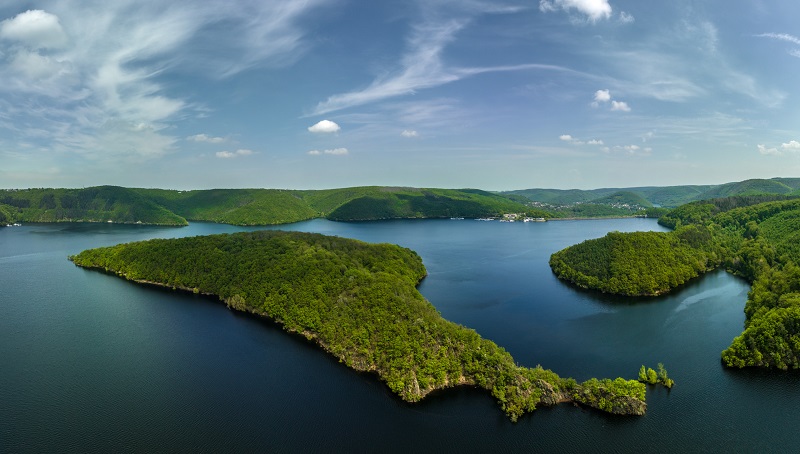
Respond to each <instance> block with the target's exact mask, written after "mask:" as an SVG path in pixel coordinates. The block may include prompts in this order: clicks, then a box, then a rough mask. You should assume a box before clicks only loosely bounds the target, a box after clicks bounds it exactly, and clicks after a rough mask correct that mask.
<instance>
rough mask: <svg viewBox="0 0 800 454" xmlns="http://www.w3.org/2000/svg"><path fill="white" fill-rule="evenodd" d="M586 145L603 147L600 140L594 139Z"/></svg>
mask: <svg viewBox="0 0 800 454" xmlns="http://www.w3.org/2000/svg"><path fill="white" fill-rule="evenodd" d="M586 144H587V145H603V141H602V140H598V139H592V140H590V141H588V142H586Z"/></svg>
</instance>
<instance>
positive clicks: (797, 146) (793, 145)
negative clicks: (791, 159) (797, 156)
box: [781, 140, 800, 151]
mask: <svg viewBox="0 0 800 454" xmlns="http://www.w3.org/2000/svg"><path fill="white" fill-rule="evenodd" d="M781 148H782V149H784V150H791V151H800V142H798V141H796V140H791V141H789V143H782V144H781Z"/></svg>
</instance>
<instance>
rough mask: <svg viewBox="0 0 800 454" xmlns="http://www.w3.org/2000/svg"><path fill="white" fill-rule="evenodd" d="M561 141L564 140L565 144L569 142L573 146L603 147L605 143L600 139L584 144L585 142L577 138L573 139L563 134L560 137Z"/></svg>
mask: <svg viewBox="0 0 800 454" xmlns="http://www.w3.org/2000/svg"><path fill="white" fill-rule="evenodd" d="M558 138H559V140H563V141H564V142H569V143H571V144H572V145H603V141H602V140H600V139H591V140H589V141H586V142H584V141H583V140H580V139H578V138H577V137H573V136H572V135H570V134H562V135H560V136H558Z"/></svg>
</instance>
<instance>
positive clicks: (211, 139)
mask: <svg viewBox="0 0 800 454" xmlns="http://www.w3.org/2000/svg"><path fill="white" fill-rule="evenodd" d="M186 140H188V141H190V142H206V143H223V142H225V138H224V137H211V136H209V135H206V134H195V135H193V136H189V137H187V138H186Z"/></svg>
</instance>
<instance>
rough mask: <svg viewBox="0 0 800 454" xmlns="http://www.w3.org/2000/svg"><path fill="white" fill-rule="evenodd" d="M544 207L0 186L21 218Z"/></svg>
mask: <svg viewBox="0 0 800 454" xmlns="http://www.w3.org/2000/svg"><path fill="white" fill-rule="evenodd" d="M523 212H528V213H531V214H532V215H536V216H537V217H548V216H549V214H548V213H545V212H543V211H541V210H535V209H532V208H530V207H526V206H525V205H523V204H521V203H519V202H515V201H513V200H511V199H509V198H507V197H503V196H500V195H497V194H492V193H489V192H485V191H479V190H470V189H464V190H457V189H417V188H389V187H378V186H373V187H360V188H342V189H329V190H320V191H310V190H309V191H299V190H282V189H209V190H197V191H175V190H165V189H138V188H137V189H131V188H122V187H117V186H99V187H94V188H85V189H24V190H5V191H0V216H2V217H4V218H5V219H7V221H6V222H8V221H24V222H109V221H110V222H120V223H143V224H163V225H186V223H187V220H191V221H207V222H218V223H225V224H235V225H272V224H287V223H291V222H298V221H303V220H306V219H313V218H318V217H326V218H329V219H333V220H339V221H360V220H371V219H388V218H442V217H454V216H458V217H480V216H497V215H501V214H504V213H523Z"/></svg>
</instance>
